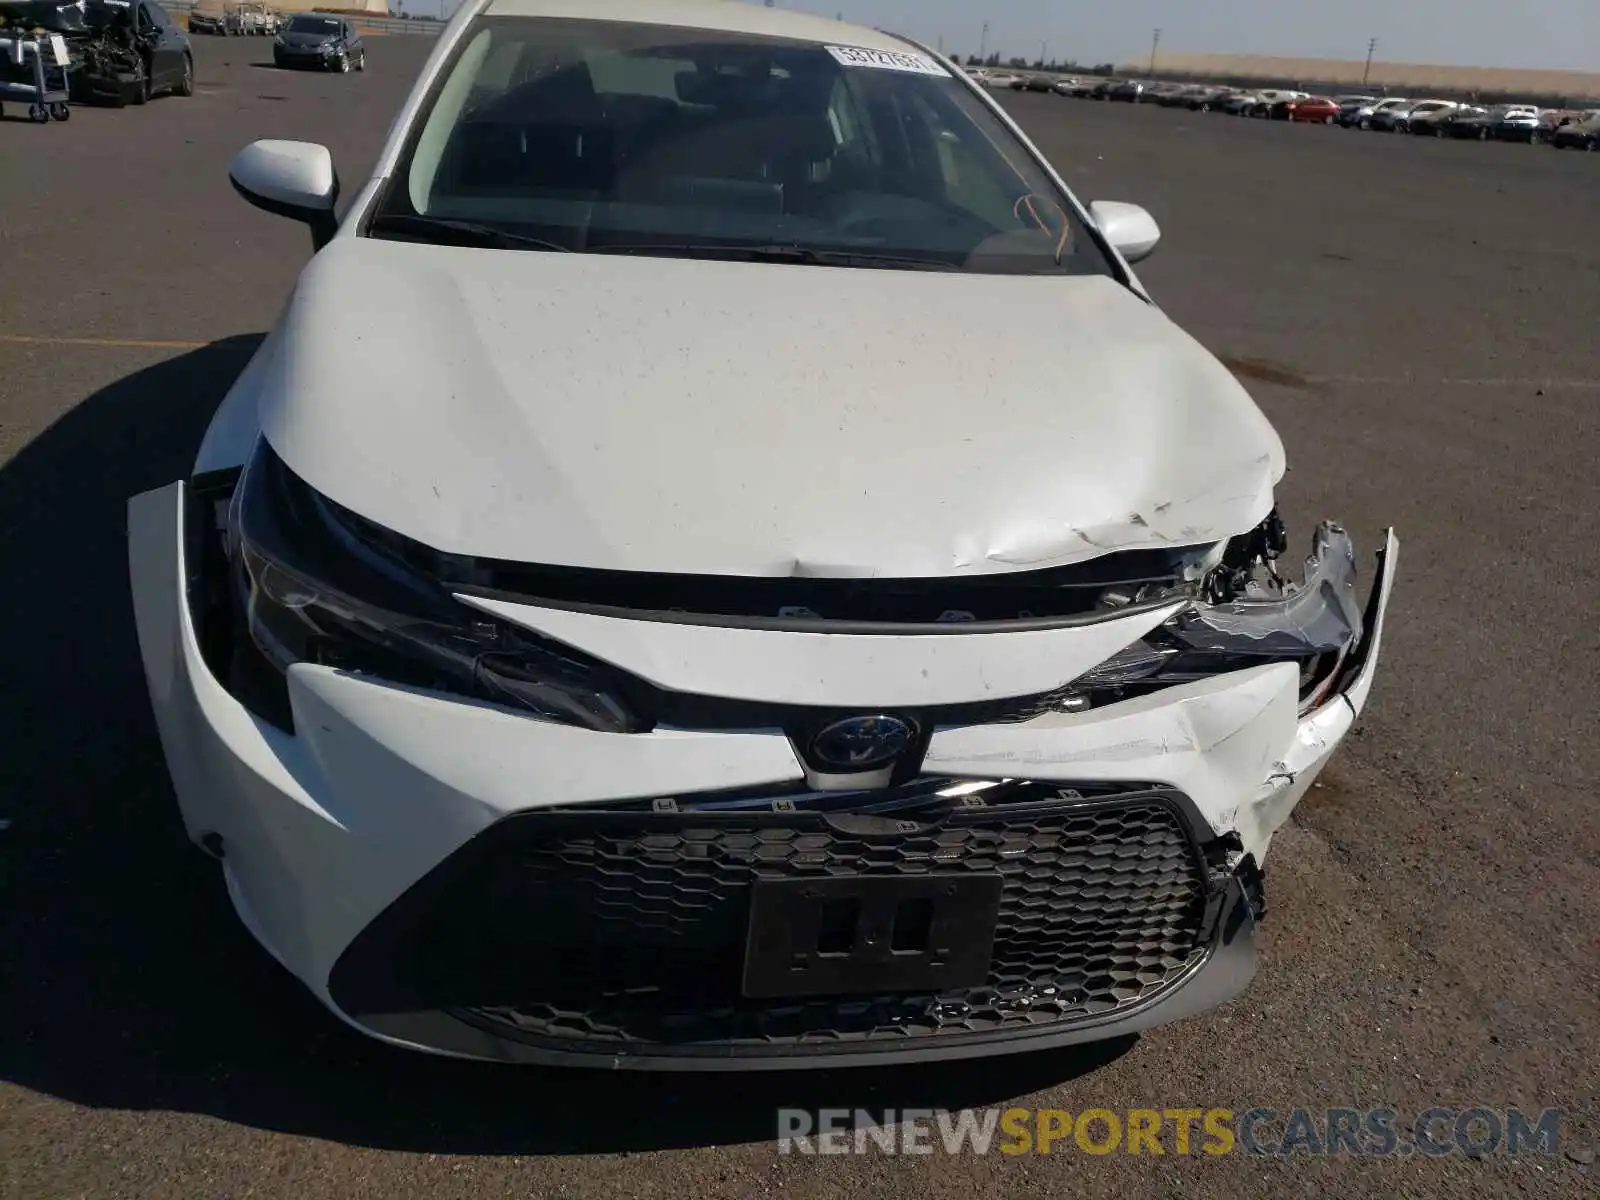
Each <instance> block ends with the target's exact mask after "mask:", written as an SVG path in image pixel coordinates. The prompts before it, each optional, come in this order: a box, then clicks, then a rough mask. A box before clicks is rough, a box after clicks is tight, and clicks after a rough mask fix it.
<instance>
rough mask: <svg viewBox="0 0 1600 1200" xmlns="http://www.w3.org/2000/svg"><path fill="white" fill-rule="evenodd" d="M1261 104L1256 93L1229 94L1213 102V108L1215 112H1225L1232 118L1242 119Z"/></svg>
mask: <svg viewBox="0 0 1600 1200" xmlns="http://www.w3.org/2000/svg"><path fill="white" fill-rule="evenodd" d="M1260 102H1261V99H1260V97H1259V96H1257V95H1256V94H1255V93H1254V92H1229V93H1228V94H1227V95H1226V96H1223V97H1221V98H1220V99H1217V100H1213V101H1212V102H1211V107H1212V109H1213V110H1214V111H1217V112H1225V113H1227V114H1228V115H1229V116H1231V117H1242V116H1245V115H1246V114H1247V110H1249V109H1251V108H1254V107H1255V106H1256V105H1257V104H1259V103H1260Z"/></svg>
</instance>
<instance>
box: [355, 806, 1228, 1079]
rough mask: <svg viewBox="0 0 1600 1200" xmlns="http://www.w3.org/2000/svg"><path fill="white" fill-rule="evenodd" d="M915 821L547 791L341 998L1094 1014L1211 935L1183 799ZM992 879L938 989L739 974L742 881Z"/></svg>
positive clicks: (667, 1026)
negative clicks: (872, 991) (966, 970)
mask: <svg viewBox="0 0 1600 1200" xmlns="http://www.w3.org/2000/svg"><path fill="white" fill-rule="evenodd" d="M998 799H999V800H1001V801H1003V802H1000V803H997V802H996V797H991V798H990V799H989V801H988V803H986V804H985V805H984V806H982V807H965V806H962V802H961V801H959V800H950V801H948V802H947V803H948V805H950V807H948V808H947V809H946V810H945V811H943V812H942V813H938V814H935V815H934V816H933V818H932V819H930V818H929V815H928V814H926V813H923V814H920V817H921V819H918V820H905V819H903V818H890V817H869V816H863V815H860V814H850V813H846V814H840V813H833V814H824V813H820V812H772V811H760V812H754V813H752V812H686V813H653V812H595V811H583V812H573V811H564V812H547V813H534V814H526V815H522V816H518V817H514V818H511V819H509V820H507V821H504V822H502V823H501V824H500V825H498V826H496V827H495V828H494V829H491V830H490V831H488V832H487V833H485V834H484V835H482V836H480V837H479V838H478V839H476V840H475V841H474V842H472V843H470V844H469V845H468V846H467V847H466V848H464V849H463V850H462V851H461V852H460V854H458V855H457V856H456V857H455V858H454V859H452V860H451V861H450V862H449V863H447V864H446V865H445V866H444V867H442V868H441V869H440V870H439V871H438V872H435V874H434V875H433V876H430V877H429V878H428V879H427V880H425V881H424V882H423V883H422V884H419V885H418V887H417V888H416V889H414V890H413V891H412V892H411V893H409V894H408V895H407V896H406V897H404V898H402V900H401V901H399V902H397V904H396V905H395V906H394V907H393V908H391V909H390V910H389V911H388V912H387V913H386V914H385V915H384V916H383V917H381V918H380V919H379V920H378V921H377V922H375V923H374V925H373V926H372V927H371V928H369V930H368V931H367V932H366V933H364V934H363V935H362V936H361V937H360V938H358V939H357V941H356V943H355V944H354V945H353V946H352V948H351V950H350V951H349V952H347V954H346V955H345V957H344V958H343V959H341V960H340V963H339V965H338V967H336V969H335V972H334V977H333V980H332V987H333V992H334V996H335V999H336V1000H337V1001H338V1002H339V1003H340V1005H341V1007H344V1008H345V1009H346V1010H347V1011H350V1012H352V1013H356V1014H360V1013H362V1012H367V1013H372V1012H386V1011H387V1012H392V1011H402V1010H422V1009H446V1010H451V1011H454V1012H455V1013H456V1014H457V1015H458V1016H460V1017H462V1018H464V1019H466V1020H469V1021H471V1022H473V1023H475V1024H479V1025H485V1026H489V1027H492V1028H493V1029H494V1030H495V1031H496V1032H499V1033H502V1034H506V1035H509V1036H513V1037H519V1038H523V1039H526V1040H531V1041H535V1042H537V1043H539V1044H543V1045H550V1046H555V1047H557V1048H562V1049H567V1050H574V1051H582V1050H595V1051H601V1052H639V1051H640V1050H642V1049H644V1048H648V1049H650V1050H651V1051H652V1052H654V1053H668V1054H671V1053H688V1054H694V1053H718V1052H730V1051H732V1052H739V1053H755V1054H760V1053H762V1052H785V1051H787V1052H793V1051H795V1050H796V1049H806V1048H811V1047H815V1048H817V1049H827V1048H830V1047H831V1048H835V1049H847V1048H848V1047H849V1045H850V1044H857V1045H866V1044H877V1043H879V1042H881V1041H882V1040H884V1039H906V1038H918V1037H922V1038H948V1037H959V1036H961V1035H964V1034H965V1035H982V1034H993V1033H996V1032H1005V1031H1007V1030H1013V1029H1014V1030H1016V1031H1018V1032H1024V1031H1026V1030H1027V1029H1030V1028H1037V1027H1040V1026H1050V1025H1060V1024H1062V1023H1066V1022H1073V1021H1084V1020H1092V1019H1095V1018H1097V1017H1100V1016H1103V1015H1105V1014H1109V1013H1114V1012H1116V1011H1118V1010H1121V1009H1126V1008H1130V1007H1133V1006H1136V1005H1141V1004H1142V1003H1144V1002H1146V1001H1148V1000H1151V999H1152V998H1154V997H1155V996H1156V995H1157V994H1158V993H1160V992H1161V991H1162V990H1164V989H1165V988H1167V987H1169V986H1171V985H1172V984H1173V983H1175V982H1176V981H1177V980H1179V979H1180V978H1181V977H1183V976H1184V975H1185V974H1186V973H1187V972H1188V970H1189V969H1190V968H1191V967H1193V966H1194V965H1196V964H1197V963H1198V962H1199V961H1200V960H1201V959H1202V958H1203V957H1204V954H1205V952H1206V949H1205V948H1206V944H1207V942H1206V929H1205V926H1206V901H1207V888H1206V882H1205V880H1206V876H1205V871H1204V866H1203V863H1202V860H1201V856H1200V853H1199V851H1198V848H1197V847H1196V845H1195V844H1194V842H1193V840H1192V839H1191V837H1190V834H1189V832H1188V826H1187V824H1186V822H1185V819H1184V817H1183V816H1182V812H1181V809H1180V806H1179V804H1178V802H1177V799H1176V798H1175V797H1174V795H1173V794H1171V793H1167V792H1162V791H1146V792H1140V793H1138V794H1136V795H1133V796H1121V797H1117V798H1114V799H1085V798H1082V797H1080V796H1077V795H1075V794H1068V795H1066V796H1062V795H1061V794H1060V789H1059V787H1058V786H1054V785H1052V786H1045V785H1038V784H1025V783H1021V784H1009V785H1006V786H1005V788H1004V789H1003V795H1002V796H999V797H998ZM967 871H971V872H980V873H993V874H999V875H1000V876H1001V877H1002V878H1003V881H1004V882H1003V889H1002V895H1001V903H1000V918H999V925H998V928H997V932H996V938H995V945H994V954H993V959H992V961H991V964H990V969H989V975H988V978H987V980H986V982H985V983H984V985H983V986H981V987H976V988H970V989H963V990H959V991H951V992H945V993H942V994H938V995H932V994H920V995H909V994H894V995H881V996H849V997H823V998H807V999H805V1000H752V999H747V998H744V997H743V996H742V995H741V978H742V975H741V972H742V967H743V954H744V947H745V940H746V925H747V920H748V913H749V898H750V888H751V884H752V882H753V881H754V880H756V879H758V878H768V879H794V878H803V877H807V876H810V877H816V876H840V875H844V876H850V875H861V874H867V875H885V874H913V873H927V872H940V873H949V872H958V873H959V872H967Z"/></svg>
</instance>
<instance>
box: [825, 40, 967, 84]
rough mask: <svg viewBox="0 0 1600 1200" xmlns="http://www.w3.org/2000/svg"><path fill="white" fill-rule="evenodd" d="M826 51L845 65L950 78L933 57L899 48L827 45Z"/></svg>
mask: <svg viewBox="0 0 1600 1200" xmlns="http://www.w3.org/2000/svg"><path fill="white" fill-rule="evenodd" d="M827 50H828V53H829V54H831V55H833V57H834V58H835V59H836V60H837V61H838V62H839V64H840V65H841V66H846V67H868V68H871V69H873V70H877V71H908V72H910V73H911V74H913V75H939V76H942V77H944V78H945V79H948V78H950V72H949V71H946V70H945V69H944V68H943V67H941V66H940V65H939V64H938V63H936V62H934V61H933V59H931V58H928V57H927V56H926V55H922V54H907V53H904V52H903V51H900V50H868V49H867V48H866V47H864V46H829V47H828V48H827Z"/></svg>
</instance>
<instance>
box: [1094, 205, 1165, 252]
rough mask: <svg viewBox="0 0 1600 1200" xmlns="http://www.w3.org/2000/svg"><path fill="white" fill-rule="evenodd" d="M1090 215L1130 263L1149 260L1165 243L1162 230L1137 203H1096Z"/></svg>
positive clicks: (1107, 239) (1108, 239) (1107, 238)
mask: <svg viewBox="0 0 1600 1200" xmlns="http://www.w3.org/2000/svg"><path fill="white" fill-rule="evenodd" d="M1089 215H1090V216H1091V217H1092V218H1094V223H1095V225H1096V226H1098V227H1099V229H1100V232H1101V233H1103V234H1104V235H1105V238H1106V241H1108V242H1110V243H1111V244H1112V245H1113V246H1115V247H1116V248H1117V252H1118V253H1119V254H1121V255H1122V257H1123V258H1125V259H1127V260H1128V262H1130V263H1136V262H1140V261H1142V260H1144V259H1146V258H1149V257H1150V255H1151V254H1152V253H1153V252H1154V251H1155V248H1156V244H1157V243H1158V242H1160V241H1161V227H1160V226H1159V225H1157V224H1156V219H1155V218H1154V217H1152V216H1151V215H1150V214H1149V213H1147V212H1146V211H1145V210H1144V209H1142V208H1140V207H1139V206H1138V205H1137V204H1119V203H1118V202H1117V201H1115V200H1096V201H1095V202H1094V203H1093V204H1091V205H1089Z"/></svg>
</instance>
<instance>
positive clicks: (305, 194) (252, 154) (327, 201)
mask: <svg viewBox="0 0 1600 1200" xmlns="http://www.w3.org/2000/svg"><path fill="white" fill-rule="evenodd" d="M228 181H229V182H230V183H232V184H233V190H234V191H236V192H238V193H239V195H241V196H243V197H244V198H245V199H246V200H248V201H249V202H250V203H251V204H253V205H255V206H256V207H257V208H259V209H261V210H262V211H264V212H269V213H273V214H275V215H277V216H280V217H288V218H289V219H290V220H291V221H302V222H304V223H305V224H307V225H309V226H311V242H312V245H313V246H315V247H316V248H317V249H318V250H320V249H322V248H323V247H324V246H326V245H327V244H328V242H329V241H331V240H332V239H333V235H334V232H335V231H336V230H337V229H338V228H339V223H338V221H337V220H335V219H334V215H333V206H334V203H335V202H336V201H337V200H338V199H339V175H338V172H336V171H335V170H334V169H333V155H331V154H329V153H328V148H327V147H326V146H319V145H317V144H316V143H314V142H282V141H264V142H251V143H250V144H249V145H248V146H246V147H245V148H244V149H243V150H241V151H239V153H237V154H235V155H234V156H233V162H232V163H231V164H230V165H229V167H228Z"/></svg>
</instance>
